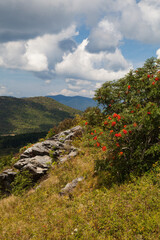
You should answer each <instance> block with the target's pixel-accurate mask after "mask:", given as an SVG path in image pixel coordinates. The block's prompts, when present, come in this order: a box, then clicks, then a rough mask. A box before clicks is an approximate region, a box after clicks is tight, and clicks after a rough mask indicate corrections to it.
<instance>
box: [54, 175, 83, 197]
mask: <svg viewBox="0 0 160 240" xmlns="http://www.w3.org/2000/svg"><path fill="white" fill-rule="evenodd" d="M82 180H84V177H79V178H76V179H74V180H73V181H72V182H70V183H67V185H66V186H65V187H64V188H62V189H61V191H60V193H59V194H60V195H61V196H63V195H67V194H70V193H71V192H72V191H73V189H74V188H75V187H76V186H77V184H78V182H81V181H82Z"/></svg>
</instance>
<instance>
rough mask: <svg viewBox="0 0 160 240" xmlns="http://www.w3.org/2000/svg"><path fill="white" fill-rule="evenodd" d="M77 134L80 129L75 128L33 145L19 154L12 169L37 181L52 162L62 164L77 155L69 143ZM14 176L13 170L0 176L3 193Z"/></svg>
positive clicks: (8, 170) (6, 190)
mask: <svg viewBox="0 0 160 240" xmlns="http://www.w3.org/2000/svg"><path fill="white" fill-rule="evenodd" d="M79 134H82V128H81V127H80V126H76V127H73V128H71V129H69V130H66V131H63V132H60V133H59V134H57V135H55V136H53V137H51V138H50V139H47V140H45V141H43V142H38V143H35V144H34V145H33V146H32V147H30V148H28V149H27V150H25V151H24V152H23V153H22V154H21V156H20V160H18V161H17V162H16V163H15V164H14V168H15V169H17V170H19V171H23V170H28V171H29V172H30V173H31V175H32V177H33V181H37V180H38V179H40V178H41V177H42V176H43V175H45V174H46V173H47V171H48V169H49V168H50V166H51V164H52V162H53V161H56V162H58V163H63V162H65V161H67V160H68V159H70V158H72V157H75V156H76V155H77V154H78V149H76V148H75V147H73V146H72V145H71V142H72V140H73V138H75V137H76V136H78V135H79ZM51 151H52V152H51ZM51 155H52V157H51ZM16 174H17V172H16V171H14V170H13V169H7V170H5V171H4V172H2V173H1V174H0V188H1V191H2V192H3V193H6V192H7V193H8V192H9V191H10V190H11V183H12V182H13V181H14V178H15V176H16Z"/></svg>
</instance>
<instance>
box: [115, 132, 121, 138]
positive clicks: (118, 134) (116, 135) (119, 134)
mask: <svg viewBox="0 0 160 240" xmlns="http://www.w3.org/2000/svg"><path fill="white" fill-rule="evenodd" d="M114 136H115V137H122V135H121V133H116V134H115V135H114Z"/></svg>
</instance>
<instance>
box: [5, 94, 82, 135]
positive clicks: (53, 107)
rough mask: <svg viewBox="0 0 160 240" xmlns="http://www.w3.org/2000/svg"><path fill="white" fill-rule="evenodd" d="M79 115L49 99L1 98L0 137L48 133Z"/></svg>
mask: <svg viewBox="0 0 160 240" xmlns="http://www.w3.org/2000/svg"><path fill="white" fill-rule="evenodd" d="M79 113H81V111H79V110H76V109H73V108H70V107H68V106H65V105H63V104H61V103H59V102H57V101H55V100H54V99H51V98H49V97H33V98H15V97H0V135H2V134H21V133H31V132H42V131H48V130H49V129H50V128H51V127H53V126H54V125H56V124H58V123H59V122H60V121H62V120H64V119H65V118H73V117H74V116H75V114H79Z"/></svg>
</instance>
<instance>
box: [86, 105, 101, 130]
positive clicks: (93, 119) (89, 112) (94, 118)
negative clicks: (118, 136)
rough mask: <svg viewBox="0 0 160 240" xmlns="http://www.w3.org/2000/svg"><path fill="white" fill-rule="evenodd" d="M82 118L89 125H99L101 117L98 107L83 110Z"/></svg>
mask: <svg viewBox="0 0 160 240" xmlns="http://www.w3.org/2000/svg"><path fill="white" fill-rule="evenodd" d="M83 118H85V119H86V121H87V122H88V124H89V125H91V126H94V125H97V126H98V125H99V124H101V121H102V118H103V115H102V113H101V110H100V109H99V108H98V107H89V108H87V109H86V110H85V112H84V114H83Z"/></svg>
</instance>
